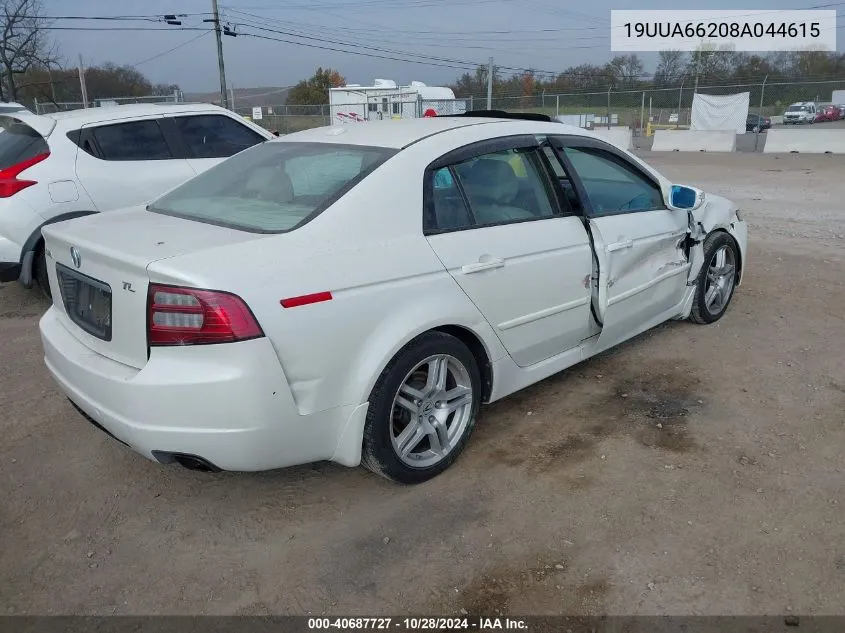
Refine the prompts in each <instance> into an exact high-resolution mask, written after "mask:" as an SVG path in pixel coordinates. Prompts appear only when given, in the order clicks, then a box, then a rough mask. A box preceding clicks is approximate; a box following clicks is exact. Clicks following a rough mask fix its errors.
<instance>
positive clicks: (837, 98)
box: [830, 90, 845, 105]
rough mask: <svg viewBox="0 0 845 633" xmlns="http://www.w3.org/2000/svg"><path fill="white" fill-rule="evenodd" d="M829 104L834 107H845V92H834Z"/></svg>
mask: <svg viewBox="0 0 845 633" xmlns="http://www.w3.org/2000/svg"><path fill="white" fill-rule="evenodd" d="M830 102H831V103H833V104H836V105H845V90H834V91H833V94H832V95H831V97H830Z"/></svg>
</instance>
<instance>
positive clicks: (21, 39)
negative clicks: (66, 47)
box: [0, 0, 56, 101]
mask: <svg viewBox="0 0 845 633" xmlns="http://www.w3.org/2000/svg"><path fill="white" fill-rule="evenodd" d="M43 15H44V14H43V12H42V6H41V0H0V19H2V21H3V24H2V40H1V41H0V99H5V98H7V97H8V98H9V99H11V100H12V101H14V100H16V99H17V98H18V85H17V81H16V75H20V74H22V73H25V72H27V71H29V70H33V69H36V68H49V67H50V64H54V63H55V62H56V50H55V48H54V47H53V46H52V45H51V43H50V41H49V38H48V37H47V32H46V31H44V30H43V28H42V27H43V26H44V18H43V17H42V16H43Z"/></svg>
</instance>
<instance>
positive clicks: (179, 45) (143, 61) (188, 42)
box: [129, 30, 211, 66]
mask: <svg viewBox="0 0 845 633" xmlns="http://www.w3.org/2000/svg"><path fill="white" fill-rule="evenodd" d="M209 33H211V31H210V30H207V31H205V32H204V33H200V34H199V35H197V36H196V37H192V38H191V39H189V40H188V41H187V42H182V43H181V44H178V45H177V46H174V47H173V48H168V49H167V50H166V51H162V52H161V53H159V54H158V55H153V56H152V57H148V58H147V59H142V60H141V61H139V62H135V63H134V64H129V65H130V66H140V65H141V64H146V63H147V62H151V61H153V60H154V59H158V58H159V57H164V56H165V55H167V54H169V53H172V52H173V51H176V50H179V49H180V48H182V47H183V46H187V45H188V44H191V43H193V42H196V41H197V40H198V39H200V38H201V37H205V36H206V35H208V34H209Z"/></svg>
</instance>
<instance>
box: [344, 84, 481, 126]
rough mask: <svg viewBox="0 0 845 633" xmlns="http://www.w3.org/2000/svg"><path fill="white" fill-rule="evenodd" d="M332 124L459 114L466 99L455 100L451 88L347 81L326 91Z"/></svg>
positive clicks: (464, 109)
mask: <svg viewBox="0 0 845 633" xmlns="http://www.w3.org/2000/svg"><path fill="white" fill-rule="evenodd" d="M329 109H330V111H331V118H332V123H333V124H337V123H360V122H363V121H377V120H384V119H413V118H417V117H421V116H432V114H461V113H463V112H466V109H467V106H466V101H464V100H463V99H455V93H454V92H452V90H451V88H446V87H442V86H427V85H425V84H424V83H422V82H420V81H412V82H411V83H410V84H409V85H407V86H399V85H397V84H396V82H395V81H391V80H390V79H376V80H375V82H374V84H373V85H372V86H361V85H358V84H348V85H346V86H343V87H342V88H332V89H331V90H329Z"/></svg>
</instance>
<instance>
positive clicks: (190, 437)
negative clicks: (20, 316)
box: [40, 116, 747, 483]
mask: <svg viewBox="0 0 845 633" xmlns="http://www.w3.org/2000/svg"><path fill="white" fill-rule="evenodd" d="M44 236H45V239H46V255H47V262H48V268H49V271H48V272H49V279H50V284H51V287H52V296H53V298H54V299H53V300H54V305H53V306H52V307H51V308H50V310H49V311H48V312H47V314H46V315H45V316H44V317H43V318H42V320H41V324H40V327H41V333H42V339H43V343H44V350H45V360H46V363H47V366H48V368H49V369H50V371H51V373H52V374H53V376H54V377H55V379H56V381H57V382H58V384H59V385H60V387H61V388H62V390H63V391H64V392H65V393H66V394H67V396H68V397H69V398H70V400H71V401H72V402H73V403H74V404H75V406H76V407H77V409H79V410H80V411H81V412H82V413H83V414H84V415H85V416H86V417H87V418H88V419H89V421H92V422H94V423H95V424H96V426H98V427H99V428H101V429H103V430H105V431H106V432H108V433H109V434H110V435H112V436H113V437H115V438H116V439H117V440H119V441H120V442H122V443H123V444H125V445H127V446H129V447H131V448H132V449H134V450H136V451H137V452H139V453H141V454H143V455H144V456H146V457H148V458H149V459H152V460H156V461H158V462H161V463H174V462H175V463H178V464H181V465H183V466H187V467H189V468H195V469H203V470H218V469H225V470H262V469H271V468H278V467H283V466H289V465H294V464H301V463H305V462H311V461H317V460H332V461H334V462H337V463H340V464H344V465H347V466H356V465H358V464H360V463H363V464H364V465H365V466H367V467H368V468H370V469H372V470H373V471H375V472H378V473H380V474H382V475H385V476H387V477H389V478H391V479H394V480H397V481H400V482H406V483H416V482H421V481H424V480H426V479H429V478H431V477H433V476H434V475H437V474H438V473H440V472H442V471H443V470H444V469H446V468H447V467H448V466H449V465H450V464H451V463H452V462H454V461H455V459H456V458H457V457H458V455H459V454H460V453H461V451H462V450H463V448H464V447H465V445H466V444H467V441H468V440H469V438H470V434H471V433H472V429H473V426H474V424H475V421H476V415H477V414H478V410H479V406H480V405H481V404H482V403H488V402H493V401H495V400H498V399H500V398H503V397H505V396H507V395H508V394H511V393H513V392H515V391H517V390H519V389H522V388H523V387H526V386H528V385H530V384H532V383H535V382H537V381H539V380H542V379H543V378H546V377H547V376H549V375H551V374H554V373H556V372H559V371H561V370H563V369H566V368H567V367H569V366H571V365H573V364H575V363H578V362H580V361H582V360H584V359H586V358H589V357H590V356H593V355H594V354H596V353H598V352H600V351H602V350H605V349H607V348H609V347H611V346H613V345H617V344H619V343H621V342H622V341H624V340H626V339H629V338H631V337H632V336H634V335H636V334H638V333H640V332H642V331H644V330H646V329H648V328H651V327H654V326H655V325H657V324H659V323H661V322H663V321H666V320H668V319H686V318H690V319H692V320H693V321H695V322H697V323H712V322H714V321H717V320H718V319H720V318H721V317H722V315H723V314H724V313H725V311H726V309H727V308H728V305H729V303H730V301H731V297H732V295H733V292H734V288H735V287H736V286H737V285H739V282H740V280H741V279H742V274H743V269H744V266H745V265H746V256H745V253H746V237H747V233H746V224H745V222H744V221H743V219H742V215H741V213H740V212H739V211H738V210H737V209H736V207H735V206H734V205H733V204H732V203H731V202H729V201H728V200H725V199H723V198H719V197H716V196H711V195H705V194H704V193H702V192H701V191H698V190H696V189H693V188H690V187H684V186H678V185H674V184H672V183H670V182H669V181H667V180H666V179H665V178H663V177H662V176H661V175H660V174H658V173H657V172H655V171H654V170H653V169H651V168H650V167H649V166H648V165H647V164H645V163H644V162H642V161H641V160H639V159H638V158H636V157H635V156H633V155H632V154H630V153H627V152H624V151H622V150H620V149H618V148H616V147H614V146H612V145H609V144H607V143H605V142H603V141H601V140H599V139H598V138H596V137H594V136H592V135H590V134H589V133H588V132H585V131H584V130H581V129H578V128H574V127H568V126H565V125H561V124H559V123H551V122H542V121H534V120H522V119H520V118H519V117H514V118H511V119H498V118H496V119H494V118H484V117H466V116H464V117H441V118H431V119H418V120H406V121H385V122H372V123H367V124H361V125H347V126H338V127H331V128H321V129H315V130H309V131H305V132H300V133H297V134H291V135H288V136H285V137H284V139H280V140H276V141H270V142H268V143H265V144H262V145H259V146H256V147H254V148H252V149H249V150H247V151H245V152H243V153H241V154H239V155H237V156H235V157H233V158H231V159H230V160H227V161H225V162H224V163H222V164H221V165H219V166H217V167H214V168H212V169H210V170H209V171H207V172H205V173H204V174H202V175H200V176H198V177H196V178H194V179H192V180H190V181H188V182H187V183H185V184H184V185H182V186H180V187H179V188H177V189H175V190H173V191H171V192H170V193H168V194H167V195H165V196H164V197H162V198H161V199H159V200H157V201H156V202H154V203H152V204H151V205H149V207H147V208H137V209H129V210H125V211H118V212H111V213H108V214H100V215H94V216H89V217H85V218H81V219H77V220H71V221H68V222H62V223H57V224H52V225H50V226H47V227H45V228H44Z"/></svg>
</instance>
